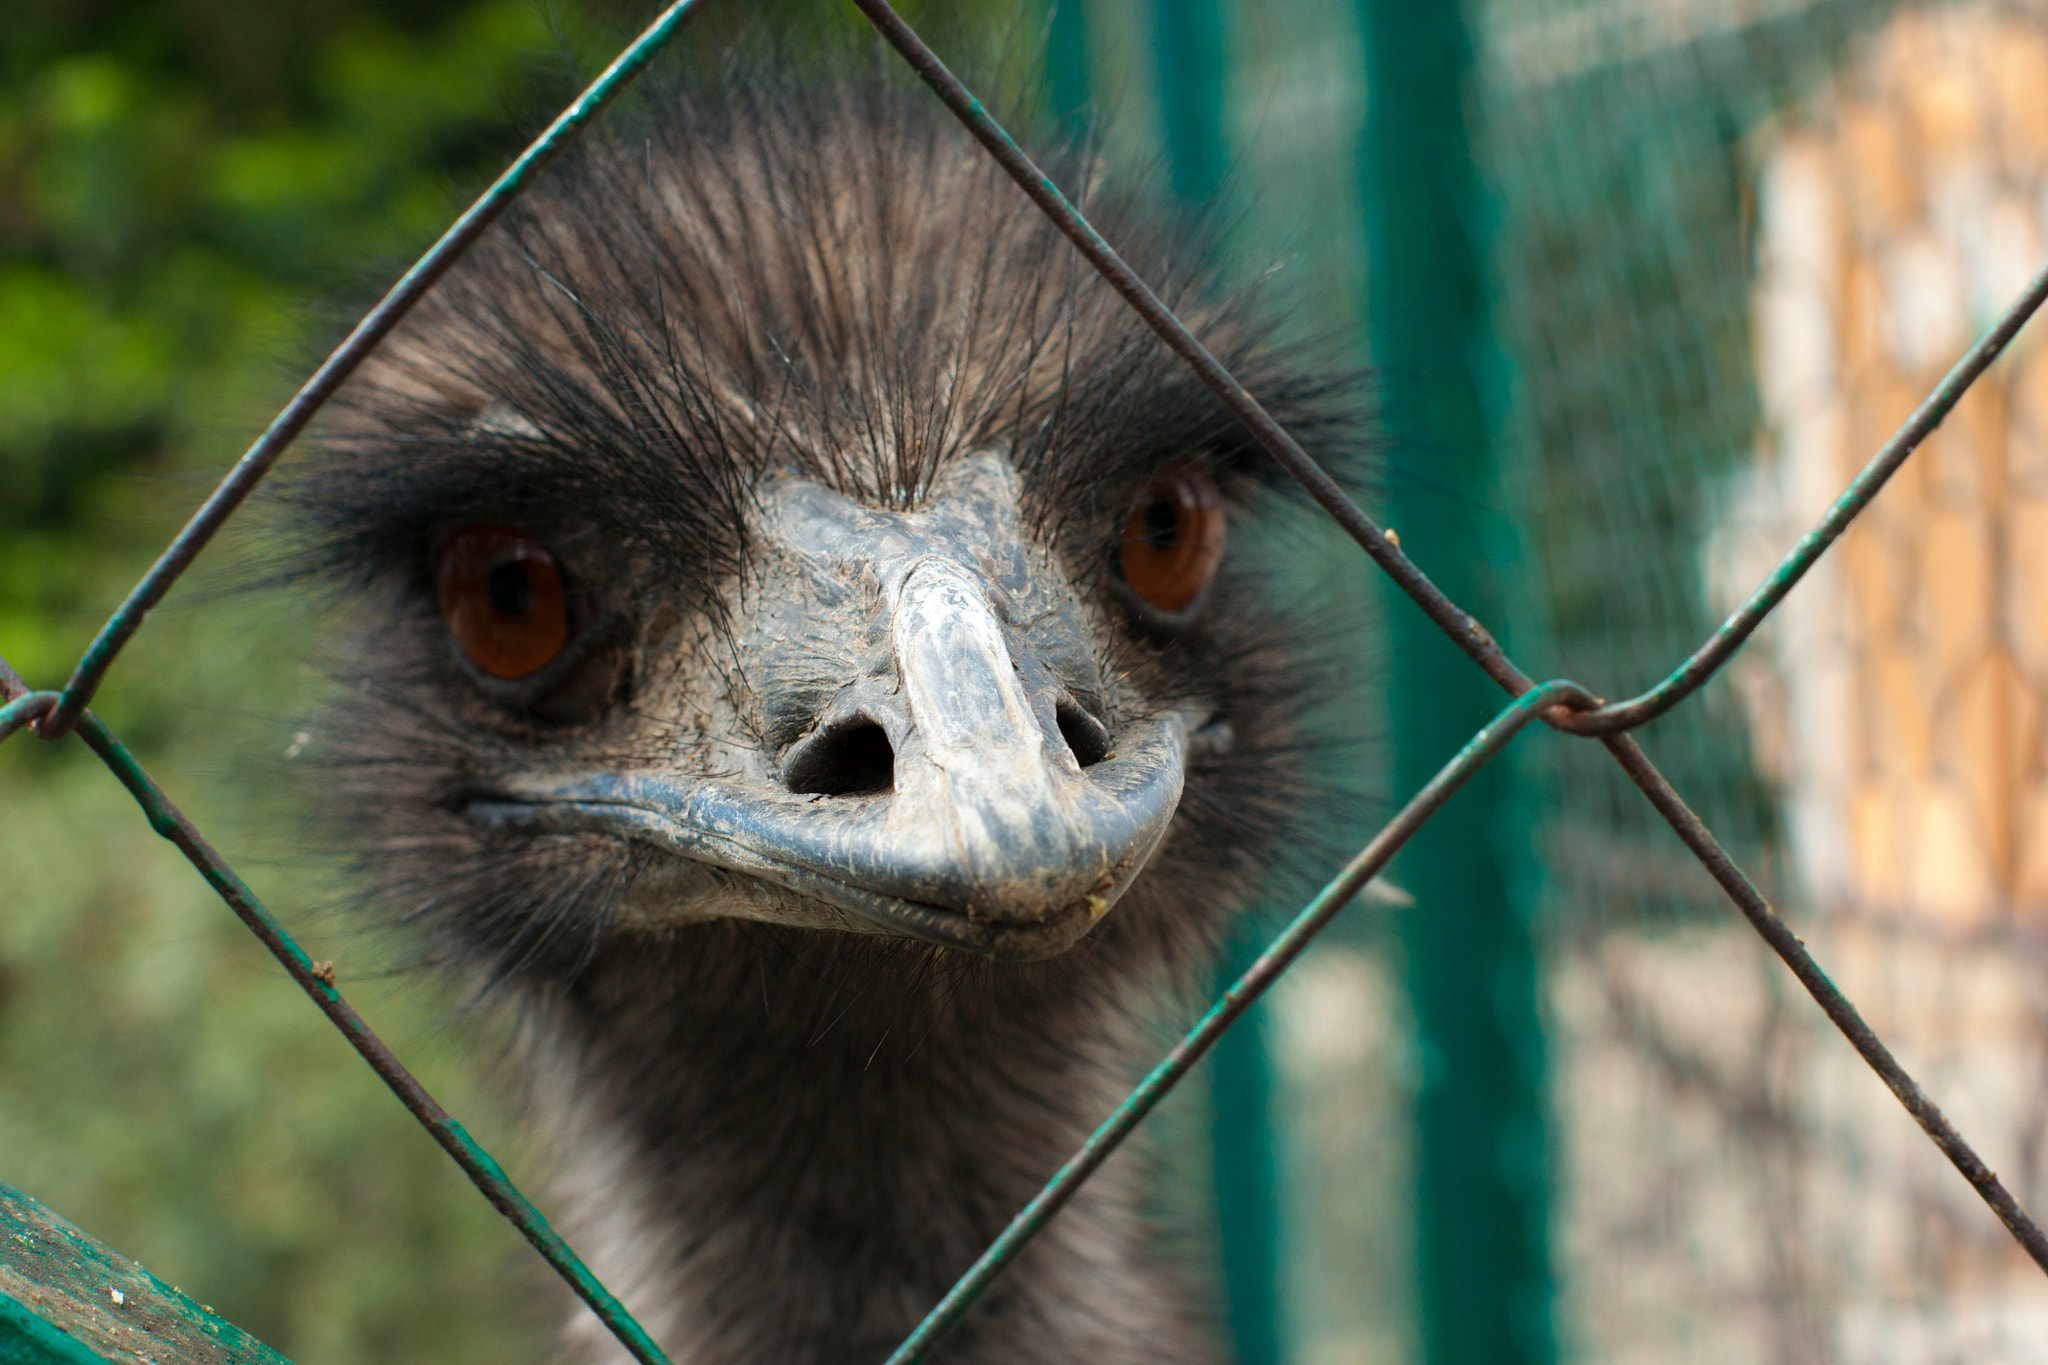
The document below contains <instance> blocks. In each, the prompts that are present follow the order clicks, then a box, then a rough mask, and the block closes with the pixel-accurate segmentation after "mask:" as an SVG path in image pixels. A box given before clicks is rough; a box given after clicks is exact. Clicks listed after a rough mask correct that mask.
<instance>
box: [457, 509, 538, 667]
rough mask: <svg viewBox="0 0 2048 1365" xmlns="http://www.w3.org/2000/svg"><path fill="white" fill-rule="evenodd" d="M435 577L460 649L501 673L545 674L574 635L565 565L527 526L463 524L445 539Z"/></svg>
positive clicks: (470, 657) (477, 662)
mask: <svg viewBox="0 0 2048 1365" xmlns="http://www.w3.org/2000/svg"><path fill="white" fill-rule="evenodd" d="M434 580H435V589H436V591H437V593H438V594H439V596H440V599H441V615H442V617H443V618H444V619H446V621H447V622H448V633H449V634H450V635H451V636H453V637H454V638H455V644H456V646H457V648H459V649H461V651H462V652H463V653H464V654H465V655H467V656H468V658H469V661H470V662H471V663H473V664H475V665H476V666H477V667H478V668H480V669H482V670H483V671H484V672H486V673H488V674H490V675H491V676H492V677H493V678H503V679H506V680H508V681H510V680H511V679H514V678H524V677H526V676H528V675H529V674H532V673H537V672H539V671H540V670H541V669H543V668H545V667H547V665H548V664H549V663H550V662H552V661H553V660H554V658H555V656H556V655H558V654H560V653H561V652H562V646H563V645H564V644H566V643H567V642H568V639H569V607H568V602H567V599H566V598H565V596H564V594H563V592H562V571H561V569H560V568H559V567H558V566H557V565H556V563H555V557H554V556H553V555H551V554H549V553H548V551H547V547H545V546H544V545H542V544H541V543H540V542H539V541H537V540H535V539H534V538H533V537H532V536H529V535H527V534H526V533H525V532H524V531H515V530H513V529H512V528H511V527H509V526H469V527H465V528H463V529H462V530H460V531H457V532H456V533H455V534H454V535H451V536H449V537H448V539H446V540H445V541H443V542H442V543H441V550H440V553H439V554H438V555H437V556H435V563H434Z"/></svg>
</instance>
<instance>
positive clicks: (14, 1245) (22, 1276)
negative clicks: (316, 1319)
mask: <svg viewBox="0 0 2048 1365" xmlns="http://www.w3.org/2000/svg"><path fill="white" fill-rule="evenodd" d="M0 1365H290V1362H289V1361H287V1360H286V1359H285V1358H284V1357H283V1356H281V1355H279V1354H278V1353H277V1352H275V1351H273V1350H271V1349H270V1348H269V1347H268V1346H265V1345H264V1344H263V1343H262V1342H260V1341H258V1340H256V1338H254V1337H252V1336H250V1335H249V1334H248V1333H247V1332H244V1331H243V1330H242V1329H241V1328H239V1327H237V1326H235V1325H234V1324H233V1323H230V1322H227V1321H225V1320H224V1319H222V1318H220V1317H219V1316H217V1315H216V1314H214V1313H213V1312H212V1311H210V1310H209V1309H207V1308H204V1307H202V1306H201V1305H199V1304H197V1303H194V1302H193V1301H192V1300H191V1299H188V1298H186V1297H185V1295H183V1294H182V1293H180V1292H178V1290H176V1289H174V1288H172V1287H171V1286H170V1285H167V1284H165V1283H164V1282H163V1281H162V1280H159V1279H158V1278H157V1277H156V1276H154V1275H152V1274H150V1273H149V1272H148V1271H147V1270H144V1269H143V1268H142V1267H141V1266H140V1265H137V1264H136V1263H135V1262H134V1261H131V1260H129V1259H128V1258H127V1257H125V1256H121V1255H118V1254H116V1253H115V1252H113V1251H110V1250H108V1249H107V1248H106V1247H104V1246H102V1245H101V1244H100V1243H98V1242H96V1241H94V1240H93V1239H92V1238H90V1237H88V1236H86V1235H85V1234H84V1233H83V1232H80V1231H79V1230H78V1229H77V1228H75V1227H73V1226H72V1225H71V1224H69V1223H67V1222H65V1221H64V1220H63V1219H62V1218H59V1217H58V1216H57V1215H56V1214H54V1213H52V1212H50V1211H49V1210H48V1209H46V1208H44V1207H43V1206H42V1205H41V1204H38V1203H37V1202H36V1201H35V1200H33V1199H31V1198H29V1197H28V1196H27V1195H25V1194H23V1193H21V1192H20V1191H19V1190H16V1189H14V1188H13V1187H11V1186H9V1185H6V1184H0Z"/></svg>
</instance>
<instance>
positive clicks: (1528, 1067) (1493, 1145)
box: [1361, 0, 1556, 1365]
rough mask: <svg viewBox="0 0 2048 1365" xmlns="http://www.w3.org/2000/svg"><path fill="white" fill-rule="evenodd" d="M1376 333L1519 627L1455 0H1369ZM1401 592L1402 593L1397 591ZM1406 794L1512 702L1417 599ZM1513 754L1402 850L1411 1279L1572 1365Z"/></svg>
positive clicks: (1377, 351)
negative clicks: (1553, 1240)
mask: <svg viewBox="0 0 2048 1365" xmlns="http://www.w3.org/2000/svg"><path fill="white" fill-rule="evenodd" d="M1361 3H1362V7H1363V15H1362V18H1363V32H1364V35H1365V42H1366V57H1365V61H1366V102H1367V114H1366V132H1365V139H1364V176H1365V179H1364V187H1363V188H1364V202H1365V204H1366V223H1367V250H1368V262H1367V271H1368V273H1367V281H1368V293H1367V297H1368V300H1369V314H1368V319H1367V321H1368V329H1367V330H1368V336H1369V338H1370V340H1371V344H1372V347H1373V353H1374V357H1375V360H1376V361H1377V363H1378V365H1379V367H1380V371H1381V374H1380V379H1381V385H1382V401H1383V404H1384V412H1385V419H1386V423H1387V430H1388V435H1389V437H1390V438H1391V440H1392V447H1391V448H1392V450H1393V451H1394V454H1393V456H1392V458H1391V462H1390V464H1391V470H1390V477H1391V481H1392V484H1393V489H1394V496H1393V506H1392V509H1391V518H1390V520H1391V524H1392V525H1393V527H1394V529H1395V530H1397V531H1398V532H1399V534H1400V536H1401V543H1402V546H1403V548H1405V549H1406V550H1407V551H1408V553H1409V554H1410V555H1412V556H1413V557H1414V558H1415V560H1416V562H1417V563H1418V564H1419V565H1420V566H1421V567H1422V569H1423V571H1424V572H1426V573H1428V574H1429V575H1430V576H1431V577H1433V578H1434V579H1435V580H1436V582H1437V584H1438V585H1439V586H1440V587H1442V588H1443V590H1444V591H1445V592H1446V593H1448V594H1449V595H1450V597H1451V598H1452V600H1454V601H1456V602H1459V603H1461V604H1463V605H1464V606H1465V607H1466V608H1467V609H1468V610H1470V611H1472V612H1475V613H1476V614H1477V615H1478V616H1479V618H1480V619H1481V620H1488V621H1501V620H1505V619H1506V613H1505V612H1504V611H1503V610H1502V603H1503V600H1504V593H1503V591H1502V585H1503V584H1504V583H1506V582H1508V581H1510V580H1509V579H1508V577H1507V575H1508V574H1510V573H1511V572H1513V567H1512V565H1509V564H1506V563H1504V562H1502V561H1501V558H1500V557H1501V556H1503V555H1504V554H1505V547H1506V546H1508V545H1509V544H1510V541H1509V538H1508V537H1507V536H1506V535H1504V534H1501V532H1500V528H1498V527H1497V526H1492V525H1489V520H1490V518H1491V517H1492V516H1493V515H1494V513H1493V512H1492V511H1491V510H1490V509H1491V508H1492V507H1493V506H1494V495H1495V488H1496V481H1495V472H1496V471H1495V466H1494V460H1493V455H1492V451H1491V449H1490V441H1489V427H1488V418H1487V412H1486V404H1485V401H1484V394H1485V393H1486V392H1487V390H1488V387H1489V384H1488V373H1487V371H1488V368H1489V367H1490V366H1494V365H1497V364H1499V363H1501V362H1500V355H1499V352H1498V349H1497V347H1496V345H1495V343H1494V340H1493V338H1492V335H1491V331H1490V327H1489V319H1488V313H1487V290H1486V259H1487V257H1486V252H1487V239H1486V231H1485V208H1486V203H1485V199H1484V197H1483V194H1482V191H1481V186H1480V180H1479V176H1478V173H1477V171H1476V169H1475V166H1474V161H1473V144H1474V134H1475V132H1476V130H1475V129H1474V128H1472V127H1471V126H1470V120H1471V119H1473V118H1474V117H1475V110H1476V108H1477V106H1476V102H1475V98H1476V96H1475V91H1474V90H1473V88H1472V81H1473V78H1474V70H1473V49H1472V41H1471V37H1470V35H1469V33H1468V32H1467V30H1466V27H1465V16H1464V11H1463V8H1462V7H1461V6H1460V5H1459V4H1456V3H1434V4H1414V3H1410V0H1361ZM1394 596H1397V597H1398V594H1394ZM1389 626H1390V630H1391V635H1392V645H1393V654H1392V658H1393V677H1392V678H1391V679H1390V684H1391V696H1390V716H1391V720H1392V723H1393V726H1394V734H1395V736H1396V737H1397V738H1396V756H1395V763H1394V768H1395V783H1394V790H1395V791H1397V792H1408V791H1413V790H1415V789H1416V788H1417V787H1419V786H1420V785H1421V784H1422V783H1423V782H1424V781H1425V780H1427V778H1428V776H1429V773H1430V771H1431V770H1432V767H1433V766H1434V765H1435V764H1437V763H1440V762H1442V756H1443V755H1444V754H1447V753H1450V752H1452V751H1453V750H1455V749H1456V748H1457V746H1458V745H1459V744H1460V743H1461V742H1462V741H1463V739H1464V738H1465V737H1466V736H1468V735H1470V734H1471V733H1472V732H1473V730H1475V729H1476V728H1477V727H1478V726H1479V725H1481V724H1484V723H1485V719H1486V717H1487V716H1488V715H1490V714H1491V713H1492V712H1493V711H1494V710H1495V709H1496V708H1497V707H1498V706H1499V705H1500V694H1499V692H1498V690H1497V689H1496V688H1495V686H1494V684H1492V683H1491V682H1489V681H1487V679H1486V678H1485V677H1484V676H1482V675H1481V673H1480V672H1479V670H1478V669H1477V668H1475V667H1473V666H1472V664H1471V662H1470V661H1469V660H1467V659H1465V658H1463V657H1461V656H1460V655H1459V653H1458V652H1457V651H1456V650H1455V649H1453V648H1452V647H1451V646H1450V645H1449V644H1448V643H1447V642H1446V640H1445V639H1444V637H1443V634H1442V632H1441V631H1439V630H1438V629H1437V628H1436V627H1435V626H1433V625H1431V624H1430V623H1429V622H1428V621H1427V620H1425V619H1424V617H1423V616H1422V614H1421V613H1420V612H1418V611H1416V610H1415V609H1414V608H1413V607H1412V606H1410V605H1409V604H1408V602H1407V601H1406V600H1405V599H1404V600H1401V601H1398V602H1395V603H1394V604H1392V605H1391V606H1390V608H1389ZM1516 806H1517V803H1516V800H1515V791H1514V783H1513V778H1512V776H1511V774H1510V771H1509V769H1508V767H1507V765H1504V764H1496V765H1494V766H1492V767H1490V768H1488V769H1487V770H1486V771H1485V772H1484V773H1482V774H1480V775H1479V776H1478V777H1477V778H1475V779H1474V781H1473V782H1472V783H1471V784H1470V786H1469V787H1468V788H1467V789H1466V791H1465V793H1464V794H1463V795H1461V796H1460V798H1459V799H1458V801H1457V802H1456V803H1454V804H1453V805H1451V806H1449V807H1448V808H1446V809H1445V810H1444V811H1443V812H1442V813H1441V814H1440V815H1438V816H1437V818H1436V819H1434V820H1432V821H1431V822H1430V824H1429V826H1428V827H1427V828H1426V829H1424V830H1423V831H1422V832H1421V833H1420V834H1419V835H1418V836H1417V837H1416V839H1415V841H1414V843H1413V844H1412V845H1411V846H1410V848H1409V849H1408V851H1406V852H1404V853H1403V854H1402V856H1401V861H1400V863H1399V865H1398V866H1397V869H1396V875H1397V876H1398V877H1399V879H1400V880H1401V882H1402V884H1403V885H1404V886H1405V887H1406V889H1408V890H1409V891H1411V892H1412V893H1413V894H1414V896H1415V899H1416V905H1415V907H1414V908H1413V909H1412V910H1410V911H1408V912H1407V914H1406V916H1405V918H1404V920H1403V925H1404V930H1403V934H1402V943H1403V948H1404V951H1405V954H1406V957H1407V974H1408V983H1409V991H1410V1000H1411V1006H1412V1008H1413V1011H1414V1015H1415V1027H1416V1032H1417V1039H1418V1044H1419V1047H1418V1052H1419V1056H1420V1060H1421V1068H1420V1070H1421V1074H1420V1077H1419V1079H1418V1084H1419V1091H1418V1094H1417V1096H1416V1112H1415V1121H1414V1134H1415V1137H1414V1141H1415V1156H1414V1160H1415V1181H1416V1185H1415V1208H1416V1214H1415V1216H1416V1224H1417V1227H1416V1278H1417V1291H1418V1305H1417V1306H1418V1312H1419V1318H1420V1326H1421V1330H1422V1335H1423V1342H1424V1352H1423V1354H1424V1358H1425V1359H1426V1360H1428V1361H1429V1362H1430V1363H1431V1365H1546V1363H1547V1362H1550V1361H1552V1360H1554V1359H1555V1358H1556V1346H1555V1341H1554V1334H1553V1329H1552V1322H1551V1299H1552V1290H1551V1276H1550V1266H1549V1254H1548V1245H1547V1244H1548V1236H1549V1228H1548V1211H1547V1202H1546V1201H1547V1186H1548V1174H1549V1172H1548V1158H1547V1151H1546V1144H1547V1139H1546V1127H1547V1124H1546V1118H1547V1114H1546V1109H1545V1098H1544V1089H1543V1074H1544V1047H1543V1035H1542V1032H1541V1026H1540V1014H1539V1009H1538V1003H1537V964H1536V953H1535V941H1534V937H1533V935H1532V932H1531V926H1530V924H1529V921H1528V910H1529V907H1528V906H1527V905H1525V904H1522V903H1519V901H1518V898H1517V896H1516V895H1515V894H1514V893H1515V892H1516V891H1517V890H1519V889H1520V887H1521V886H1522V885H1524V884H1525V879H1523V878H1521V877H1520V876H1519V875H1518V874H1519V871H1520V869H1519V868H1518V867H1517V866H1516V861H1515V860H1516V859H1517V857H1519V856H1522V850H1523V849H1525V848H1526V838H1527V823H1526V819H1525V818H1524V819H1518V817H1517V812H1516Z"/></svg>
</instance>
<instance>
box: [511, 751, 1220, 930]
mask: <svg viewBox="0 0 2048 1365" xmlns="http://www.w3.org/2000/svg"><path fill="white" fill-rule="evenodd" d="M1141 730H1142V732H1141V733H1138V734H1133V735H1132V736H1131V737H1130V740H1129V742H1127V743H1126V744H1125V745H1124V746H1123V747H1122V748H1121V750H1120V751H1119V752H1118V753H1117V754H1116V755H1115V756H1114V757H1111V758H1108V759H1105V760H1104V761H1103V762H1101V763H1098V764H1096V765H1095V766H1093V767H1091V768H1090V769H1088V770H1087V772H1086V773H1085V774H1084V773H1081V772H1079V771H1078V770H1077V771H1075V772H1073V773H1062V772H1059V771H1058V769H1057V767H1056V766H1055V765H1050V764H1046V765H1041V766H1040V767H1039V768H1038V770H1037V771H1035V772H1033V771H1031V770H1029V769H1028V768H1026V769H1022V770H1020V768H1019V766H1018V765H1016V764H1014V763H1013V762H1009V761H1006V760H1009V759H1010V758H1011V757H1012V756H1011V755H1007V754H1000V753H993V754H992V753H991V752H990V751H989V746H979V745H977V746H972V747H964V746H963V748H956V749H955V750H954V751H953V752H952V753H950V754H949V755H947V758H948V759H949V760H950V762H949V764H948V766H946V767H940V766H939V764H938V763H937V762H936V761H930V760H928V769H927V778H928V782H927V783H926V784H924V785H925V786H926V791H925V792H924V793H923V794H922V795H920V794H916V793H914V792H913V791H910V790H898V791H895V792H889V793H882V794H879V795H875V796H862V797H833V798H828V799H824V800H814V799H813V798H810V797H796V796H788V795H783V794H777V793H772V792H763V791H759V790H756V789H753V788H751V787H747V786H742V785H739V784H736V783H732V782H725V781H719V780H717V779H708V778H689V777H680V776H667V775H662V774H652V773H641V774H620V775H613V774H593V775H590V776H586V777H582V778H576V779H570V780H566V781H560V782H553V783H545V782H531V781H530V782H523V783H521V784H520V786H521V788H522V789H523V790H522V791H521V793H520V794H521V797H522V798H523V799H521V800H519V801H517V802H503V803H489V805H488V807H486V806H484V805H481V804H480V805H478V806H473V807H472V808H471V813H472V814H474V815H484V816H486V817H488V818H496V819H499V820H504V821H510V822H514V823H517V824H519V825H522V826H524V827H527V828H535V827H544V828H549V829H556V830H566V829H582V830H600V831H605V832H609V833H612V834H619V835H625V836H628V837H630V838H632V839H635V840H637V841H640V842H643V843H646V844H651V845H653V846H655V847H657V848H660V849H662V850H664V851H666V852H669V853H672V854H674V855H676V856H677V857H679V858H684V859H688V860H690V861H691V862H693V863H698V864H706V865H709V866H711V867H716V868H722V869H725V870H726V871H728V872H734V873H741V874H744V875H745V876H747V877H750V878H755V879H758V880H760V881H763V882H766V883H769V884H770V885H772V886H775V887H780V888H782V889H784V890H786V891H790V892H795V893H796V894H797V896H798V897H800V898H801V899H802V900H805V901H817V902H823V903H824V904H825V905H827V906H831V907H834V908H835V909H837V910H839V911H843V912H845V914H846V915H848V916H851V917H852V920H853V922H852V923H847V922H845V921H844V920H843V919H840V918H837V917H831V916H815V917H813V916H806V915H805V914H803V913H802V912H801V911H800V910H795V909H793V908H792V907H791V906H790V905H789V904H788V902H787V901H786V899H785V900H784V901H783V904H782V907H781V908H780V909H771V910H767V911H765V912H764V911H763V909H762V908H761V907H760V906H759V905H758V904H752V905H751V906H750V902H749V901H747V900H746V899H744V898H741V897H737V896H735V897H734V898H733V905H734V907H735V908H734V910H733V911H732V912H731V913H737V914H741V915H745V916H747V917H750V918H761V919H772V920H776V921H779V922H785V923H787V922H796V923H810V924H814V925H816V926H818V927H832V928H840V929H857V928H863V927H864V928H866V929H867V930H869V931H870V932H879V933H883V934H890V935H895V936H899V937H909V938H918V939H924V940H926V941H928V942H931V943H939V944H944V945H945V946H947V947H951V948H960V949H964V950H966V951H968V952H973V953H978V954H981V955H982V956H985V957H990V958H995V959H998V960H1003V961H1030V960H1034V959H1037V958H1044V957H1051V956H1054V955H1056V954H1058V953H1061V952H1064V951H1065V950H1066V949H1068V948H1070V947H1072V946H1073V945H1074V944H1075V943H1076V942H1078V941H1079V940H1080V939H1081V938H1082V937H1083V936H1084V935H1086V934H1087V933H1088V931H1089V930H1090V929H1092V928H1094V927H1095V925H1096V924H1097V923H1098V922H1100V920H1101V919H1102V917H1103V916H1104V915H1106V914H1108V913H1109V910H1110V907H1111V906H1112V905H1114V904H1115V903H1116V901H1117V899H1118V897H1120V896H1121V895H1122V894H1123V893H1124V891H1125V890H1126V889H1128V887H1129V886H1130V884H1131V880H1132V878H1133V877H1135V876H1136V875H1137V873H1138V872H1139V871H1140V870H1141V869H1142V868H1143V867H1144V865H1145V862H1146V860H1147V859H1148V858H1150V856H1151V854H1152V851H1153V849H1154V848H1156V847H1157V846H1158V843H1159V840H1160V837H1161V836H1162V835H1163V834H1164V833H1165V831H1166V826H1167V823H1168V822H1169V821H1170V820H1171V819H1172V816H1173V811H1174V807H1175V805H1176V804H1177V802H1178V800H1179V797H1180V785H1181V764H1182V750H1183V747H1184V740H1183V732H1182V726H1181V724H1180V722H1179V721H1178V719H1166V720H1160V721H1155V722H1152V723H1150V724H1148V725H1146V726H1144V727H1141ZM963 760H964V761H963ZM898 764H899V766H898V771H899V773H900V772H901V771H902V769H903V766H904V765H903V762H902V759H901V756H899V760H898ZM947 787H950V788H951V789H952V794H953V796H954V799H952V800H946V799H943V797H941V799H938V800H933V799H931V797H932V796H934V795H936V794H938V793H939V791H940V790H942V789H944V788H947ZM977 789H979V790H977ZM1004 789H1007V790H1004ZM983 798H988V799H983Z"/></svg>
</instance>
